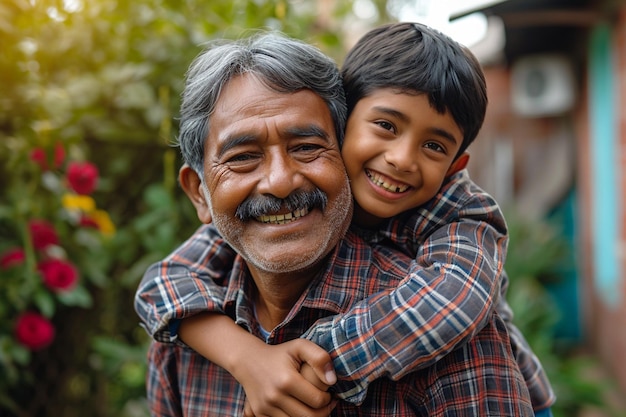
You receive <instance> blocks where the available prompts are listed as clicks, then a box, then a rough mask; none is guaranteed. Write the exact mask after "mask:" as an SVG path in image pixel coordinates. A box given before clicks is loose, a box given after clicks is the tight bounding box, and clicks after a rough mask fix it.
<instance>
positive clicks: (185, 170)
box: [178, 164, 211, 224]
mask: <svg viewBox="0 0 626 417" xmlns="http://www.w3.org/2000/svg"><path fill="white" fill-rule="evenodd" d="M178 181H179V182H180V186H181V187H182V188H183V191H185V194H187V197H189V200H191V203H192V204H193V206H194V207H195V208H196V213H197V215H198V219H200V221H201V222H202V223H205V224H209V223H211V210H209V204H208V202H207V201H206V199H205V196H204V192H203V190H202V181H201V180H200V177H199V176H198V173H197V172H196V171H194V170H193V169H192V168H191V167H190V166H189V165H187V164H184V165H183V166H182V167H180V170H179V171H178Z"/></svg>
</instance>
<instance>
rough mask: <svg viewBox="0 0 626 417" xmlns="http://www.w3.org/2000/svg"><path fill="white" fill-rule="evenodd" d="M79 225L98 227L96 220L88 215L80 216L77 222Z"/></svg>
mask: <svg viewBox="0 0 626 417" xmlns="http://www.w3.org/2000/svg"><path fill="white" fill-rule="evenodd" d="M78 224H79V225H80V226H82V227H85V228H89V229H92V228H93V229H98V222H96V221H95V220H94V219H93V217H89V216H85V215H83V216H81V218H80V222H79V223H78Z"/></svg>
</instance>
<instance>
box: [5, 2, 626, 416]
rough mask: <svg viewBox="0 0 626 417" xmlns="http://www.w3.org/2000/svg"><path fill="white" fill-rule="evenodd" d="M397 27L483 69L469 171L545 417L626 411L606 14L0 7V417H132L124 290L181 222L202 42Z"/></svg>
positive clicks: (614, 64) (173, 240)
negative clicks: (408, 27)
mask: <svg viewBox="0 0 626 417" xmlns="http://www.w3.org/2000/svg"><path fill="white" fill-rule="evenodd" d="M398 20H412V21H421V22H424V23H427V24H430V25H431V26H434V27H437V28H439V29H440V30H442V31H444V32H446V33H448V34H449V35H450V36H452V37H454V38H455V39H457V40H458V41H459V42H461V43H464V44H466V45H467V46H469V47H470V48H471V49H472V50H473V51H474V53H475V54H476V55H477V56H478V57H479V59H480V60H481V62H482V64H483V66H484V69H485V73H486V76H487V82H488V90H489V95H490V98H489V99H490V105H489V110H488V114H487V119H486V121H485V124H484V127H483V129H482V131H481V134H480V135H479V138H478V140H477V141H476V142H475V144H473V145H472V147H471V148H470V152H471V155H472V157H471V163H470V167H469V169H470V173H471V175H472V177H473V178H474V179H475V181H476V182H477V183H478V184H480V185H481V186H483V188H485V189H486V190H487V191H489V192H490V193H492V194H493V195H494V196H495V197H496V199H497V200H498V201H499V202H500V204H501V205H502V207H503V208H504V210H505V213H506V215H507V219H508V222H509V226H510V231H511V243H510V250H509V256H508V259H507V264H506V269H507V271H508V273H509V275H510V278H511V281H512V282H511V287H510V289H509V301H510V303H511V304H512V306H513V308H514V310H515V313H516V318H515V321H516V323H517V324H518V326H519V327H520V329H521V330H522V331H523V332H524V334H525V335H526V337H527V338H528V340H529V342H530V343H531V345H532V346H533V348H534V350H535V352H536V353H537V354H538V356H539V357H540V359H541V360H542V362H543V364H544V366H545V368H546V369H547V371H548V374H549V375H550V378H551V381H552V383H553V385H554V387H555V390H556V392H557V395H558V401H557V404H556V405H555V406H554V409H553V410H554V414H555V416H557V417H571V416H586V417H592V416H598V417H602V416H626V406H625V405H624V394H625V393H626V362H625V361H623V360H622V358H623V356H622V355H624V354H625V353H626V311H625V310H626V302H625V300H624V297H625V296H626V286H625V284H624V279H623V276H622V269H623V267H624V253H625V252H624V246H623V236H624V233H625V231H626V230H625V229H624V227H625V226H624V223H625V222H624V220H626V219H625V217H626V212H625V211H624V208H623V203H622V201H623V194H624V193H622V191H623V190H626V188H625V185H624V184H626V182H625V181H626V177H625V176H624V175H623V174H622V172H621V169H620V168H621V167H622V166H623V165H624V164H623V163H622V160H623V159H624V158H625V157H624V155H625V154H624V151H623V150H622V144H626V112H624V108H625V107H626V101H625V100H626V98H625V97H626V4H625V3H624V2H623V1H618V0H505V1H502V0H501V1H493V0H491V1H469V0H464V1H461V0H459V1H455V0H448V1H443V0H388V1H384V0H346V1H331V0H319V1H304V0H290V1H287V0H283V1H280V0H249V1H239V0H235V1H231V2H223V1H217V0H215V1H211V0H185V1H180V0H134V1H131V2H127V1H121V0H92V1H85V0H2V2H0V170H1V171H0V416H2V417H5V416H6V417H9V416H19V417H22V416H24V417H26V416H29V417H30V416H33V417H34V416H37V417H38V416H64V417H73V416H85V415H88V416H99V417H105V416H121V417H135V416H136V417H141V416H147V415H148V412H147V408H146V406H145V401H144V389H145V384H144V378H145V372H146V365H145V352H146V349H147V345H148V343H149V340H148V337H147V335H146V333H145V332H144V331H143V329H141V328H140V327H139V324H138V318H137V316H136V315H135V313H134V310H133V306H132V305H133V296H134V292H135V290H136V288H137V285H138V283H139V280H140V279H141V277H142V274H143V272H144V271H145V270H146V268H147V266H148V265H149V264H151V263H152V262H155V261H157V260H160V259H162V258H163V257H165V256H166V255H167V254H168V253H169V252H170V251H171V250H172V249H173V248H174V247H175V246H176V245H177V244H179V243H180V242H182V240H184V239H185V238H186V237H187V236H189V235H190V234H191V233H192V232H193V230H194V229H195V228H196V227H197V226H198V225H199V223H198V220H197V218H196V217H195V213H194V211H193V210H192V206H191V204H190V203H188V202H187V200H186V197H184V195H183V194H182V192H181V190H180V189H179V187H178V185H177V183H176V175H177V171H178V168H179V166H180V158H179V155H178V152H177V149H176V148H175V147H173V146H172V143H173V142H174V140H175V138H176V134H177V111H178V107H179V102H180V100H179V95H180V92H181V89H182V83H183V76H184V73H185V70H186V68H187V66H188V65H189V63H190V62H191V60H192V59H193V58H194V57H195V56H196V55H197V54H198V53H199V52H200V50H201V48H202V45H203V43H204V42H206V41H207V40H209V39H212V38H215V37H229V38H233V37H239V36H241V35H243V34H246V33H249V32H250V31H251V30H253V29H256V28H272V29H278V30H281V31H283V32H285V33H287V34H289V35H291V36H294V37H297V38H300V39H303V40H306V41H308V42H311V43H314V44H315V45H317V46H319V47H320V48H321V49H322V50H324V51H325V52H326V53H327V54H329V55H330V56H332V57H333V58H335V60H336V61H337V62H338V64H341V62H342V57H343V55H344V54H345V52H346V50H347V49H348V48H349V47H350V46H351V45H352V44H353V43H354V42H355V41H356V39H358V38H359V37H360V36H361V35H362V34H363V33H364V32H365V31H367V30H369V29H371V28H372V27H374V26H376V25H378V24H381V23H385V22H390V21H398Z"/></svg>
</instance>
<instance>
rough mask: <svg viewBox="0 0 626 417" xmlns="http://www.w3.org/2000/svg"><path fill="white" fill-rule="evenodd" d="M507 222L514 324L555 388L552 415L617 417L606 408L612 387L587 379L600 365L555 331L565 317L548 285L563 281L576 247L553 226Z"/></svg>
mask: <svg viewBox="0 0 626 417" xmlns="http://www.w3.org/2000/svg"><path fill="white" fill-rule="evenodd" d="M507 220H508V224H509V232H510V239H511V240H510V244H509V251H508V256H507V261H506V271H507V273H508V275H509V278H510V286H509V289H508V294H507V299H508V301H509V304H510V305H511V308H512V309H513V311H514V313H515V320H514V321H515V324H516V325H517V327H518V328H519V329H520V331H521V332H522V333H523V334H524V336H525V337H526V339H527V340H528V343H529V344H530V345H531V346H532V348H533V351H534V352H535V354H536V355H537V357H538V358H539V360H540V361H541V363H542V365H543V367H544V368H545V370H546V372H547V374H548V377H549V379H550V382H551V384H552V386H553V388H554V391H555V393H556V396H557V402H556V404H555V405H554V406H553V407H552V411H553V414H554V416H555V417H569V416H575V415H578V414H579V413H580V411H581V410H582V409H583V408H584V407H587V406H595V407H597V408H599V409H601V410H603V411H604V412H605V413H606V414H607V415H613V414H612V413H614V412H615V410H612V409H611V407H610V406H609V405H608V404H606V403H605V393H606V392H607V389H608V388H610V387H611V384H612V382H611V381H597V380H593V379H590V377H589V375H590V373H591V372H592V371H593V369H594V368H596V367H598V366H600V364H599V362H598V361H597V360H595V359H593V358H592V357H589V356H586V355H581V354H580V353H579V352H577V348H578V346H576V345H573V344H572V343H571V342H567V341H562V340H559V339H558V338H557V337H555V326H556V324H557V322H558V321H559V318H560V317H561V316H562V314H564V312H562V311H561V310H560V309H559V307H558V304H557V303H556V302H555V300H554V299H553V298H552V296H551V294H550V293H549V291H548V290H546V286H545V284H546V283H550V282H557V281H558V280H559V279H561V277H560V275H559V274H560V271H562V270H563V266H564V264H565V263H567V262H573V256H572V248H571V247H570V246H569V244H568V242H567V241H566V239H565V238H564V237H563V235H562V234H561V231H560V230H558V228H557V227H556V226H555V224H554V223H553V222H550V221H548V220H546V221H540V222H530V221H524V220H522V219H521V218H520V217H519V216H517V215H516V214H515V213H508V214H507ZM615 415H617V414H615Z"/></svg>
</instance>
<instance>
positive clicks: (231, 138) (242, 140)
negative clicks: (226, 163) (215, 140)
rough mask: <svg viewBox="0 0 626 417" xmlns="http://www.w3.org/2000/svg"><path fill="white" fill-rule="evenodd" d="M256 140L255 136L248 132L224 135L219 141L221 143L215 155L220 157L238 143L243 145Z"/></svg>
mask: <svg viewBox="0 0 626 417" xmlns="http://www.w3.org/2000/svg"><path fill="white" fill-rule="evenodd" d="M256 141H257V137H256V136H254V135H248V134H234V135H227V136H226V137H224V138H222V140H221V141H220V142H221V143H220V145H219V148H218V152H217V157H218V158H221V157H222V156H224V154H225V153H226V152H228V151H229V150H230V149H232V148H235V147H237V146H240V145H245V144H247V143H251V142H256Z"/></svg>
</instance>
